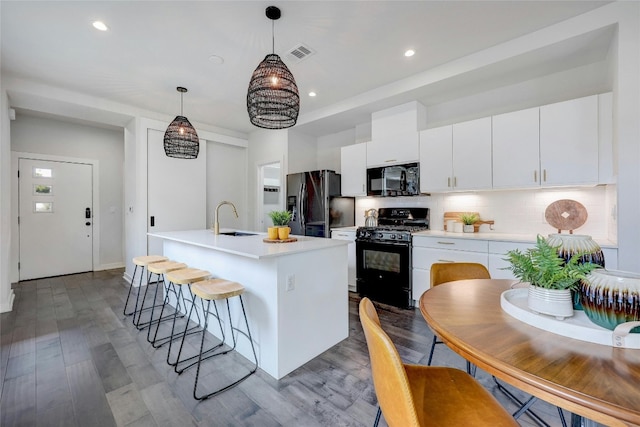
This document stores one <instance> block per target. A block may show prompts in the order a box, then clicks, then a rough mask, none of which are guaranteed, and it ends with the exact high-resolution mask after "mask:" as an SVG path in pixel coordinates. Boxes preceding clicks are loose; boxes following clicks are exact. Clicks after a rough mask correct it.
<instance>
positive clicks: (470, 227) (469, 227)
mask: <svg viewBox="0 0 640 427" xmlns="http://www.w3.org/2000/svg"><path fill="white" fill-rule="evenodd" d="M462 231H464V232H465V233H473V231H474V226H473V224H465V225H463V226H462Z"/></svg>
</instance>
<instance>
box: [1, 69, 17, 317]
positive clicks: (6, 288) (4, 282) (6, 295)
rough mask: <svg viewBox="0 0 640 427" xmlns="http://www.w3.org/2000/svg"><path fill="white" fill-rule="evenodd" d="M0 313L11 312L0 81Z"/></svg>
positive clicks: (7, 140) (5, 123)
mask: <svg viewBox="0 0 640 427" xmlns="http://www.w3.org/2000/svg"><path fill="white" fill-rule="evenodd" d="M0 107H1V108H0V218H2V220H1V221H0V313H4V312H6V311H11V309H12V307H13V299H14V297H15V295H14V293H13V290H12V289H11V266H10V263H9V261H10V259H11V250H12V248H13V246H14V244H13V242H12V241H11V223H12V221H10V218H11V125H10V120H9V99H8V97H7V92H6V91H5V89H4V87H3V86H2V82H1V81H0Z"/></svg>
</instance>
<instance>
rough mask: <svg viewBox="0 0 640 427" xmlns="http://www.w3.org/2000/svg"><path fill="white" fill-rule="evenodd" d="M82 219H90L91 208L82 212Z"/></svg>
mask: <svg viewBox="0 0 640 427" xmlns="http://www.w3.org/2000/svg"><path fill="white" fill-rule="evenodd" d="M84 217H85V218H86V219H89V218H91V208H86V209H85V210H84Z"/></svg>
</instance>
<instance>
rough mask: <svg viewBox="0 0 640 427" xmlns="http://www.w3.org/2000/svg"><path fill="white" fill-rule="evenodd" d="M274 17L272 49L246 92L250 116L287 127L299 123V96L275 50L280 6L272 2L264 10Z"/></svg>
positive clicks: (257, 123) (260, 123)
mask: <svg viewBox="0 0 640 427" xmlns="http://www.w3.org/2000/svg"><path fill="white" fill-rule="evenodd" d="M265 13H266V15H267V18H269V19H271V50H272V53H270V54H268V55H267V56H265V57H264V60H263V61H262V62H261V63H260V64H258V67H257V68H256V69H255V71H254V72H253V75H252V76H251V81H250V82H249V90H248V92H247V111H248V113H249V120H251V123H252V124H254V125H255V126H258V127H261V128H265V129H285V128H289V127H291V126H293V125H295V124H296V121H297V120H298V112H299V111H300V96H299V95H298V86H296V81H295V79H294V78H293V74H291V71H289V69H288V68H287V66H286V65H285V64H284V62H282V60H281V59H280V57H279V56H278V55H276V54H275V41H274V35H273V26H274V21H275V20H276V19H279V18H280V9H278V8H277V7H275V6H269V7H267V9H266V10H265Z"/></svg>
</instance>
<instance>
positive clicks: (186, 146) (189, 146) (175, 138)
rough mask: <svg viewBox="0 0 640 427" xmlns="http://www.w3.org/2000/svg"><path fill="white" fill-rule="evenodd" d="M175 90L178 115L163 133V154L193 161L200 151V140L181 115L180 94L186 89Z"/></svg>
mask: <svg viewBox="0 0 640 427" xmlns="http://www.w3.org/2000/svg"><path fill="white" fill-rule="evenodd" d="M176 90H177V91H178V92H180V115H179V116H176V118H175V119H173V121H172V122H171V124H170V125H169V127H168V128H167V130H166V132H165V133H164V154H166V155H167V157H175V158H177V159H195V158H197V157H198V152H199V151H200V138H198V134H197V132H196V130H195V129H194V127H193V126H192V125H191V123H190V122H189V119H187V118H186V117H185V116H183V115H182V94H184V93H186V92H187V89H186V88H183V87H180V86H178V87H177V88H176Z"/></svg>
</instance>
